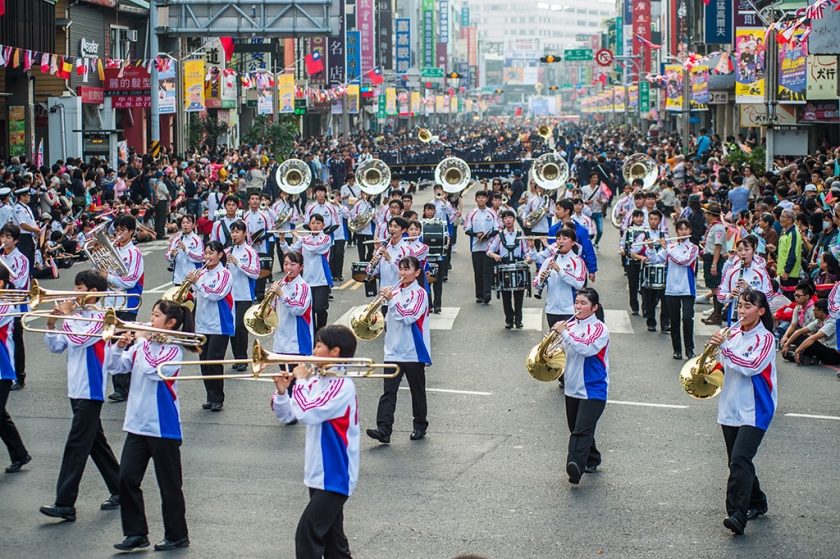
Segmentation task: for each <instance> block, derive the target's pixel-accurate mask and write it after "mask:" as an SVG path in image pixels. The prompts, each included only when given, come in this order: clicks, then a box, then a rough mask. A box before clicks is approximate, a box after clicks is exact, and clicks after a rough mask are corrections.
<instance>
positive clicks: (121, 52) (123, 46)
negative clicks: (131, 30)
mask: <svg viewBox="0 0 840 559" xmlns="http://www.w3.org/2000/svg"><path fill="white" fill-rule="evenodd" d="M130 52H131V41H129V40H128V27H122V26H119V25H112V26H111V58H117V59H122V60H125V59H127V58H130V57H131V56H130Z"/></svg>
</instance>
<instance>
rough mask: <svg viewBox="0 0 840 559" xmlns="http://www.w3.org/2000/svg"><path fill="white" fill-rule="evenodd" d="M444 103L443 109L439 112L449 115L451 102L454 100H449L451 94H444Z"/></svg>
mask: <svg viewBox="0 0 840 559" xmlns="http://www.w3.org/2000/svg"><path fill="white" fill-rule="evenodd" d="M442 103H443V104H442V105H441V110H440V111H438V112H439V113H441V114H445V115H448V114H449V107H450V106H451V103H452V102H451V101H450V100H449V95H444V96H443V101H442Z"/></svg>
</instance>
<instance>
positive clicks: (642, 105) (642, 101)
mask: <svg viewBox="0 0 840 559" xmlns="http://www.w3.org/2000/svg"><path fill="white" fill-rule="evenodd" d="M639 111H640V112H641V113H642V114H645V113H649V112H650V83H648V82H646V81H644V80H642V81H640V82H639Z"/></svg>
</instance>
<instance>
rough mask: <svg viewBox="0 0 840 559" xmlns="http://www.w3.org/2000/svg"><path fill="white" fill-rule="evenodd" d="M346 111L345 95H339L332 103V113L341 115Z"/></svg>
mask: <svg viewBox="0 0 840 559" xmlns="http://www.w3.org/2000/svg"><path fill="white" fill-rule="evenodd" d="M343 111H344V97H337V98H335V99H333V100H332V103H331V105H330V114H331V115H340V114H341V113H342V112H343Z"/></svg>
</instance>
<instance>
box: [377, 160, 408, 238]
mask: <svg viewBox="0 0 840 559" xmlns="http://www.w3.org/2000/svg"><path fill="white" fill-rule="evenodd" d="M393 181H394V175H393V174H392V175H391V184H393ZM394 201H398V202H399V203H400V211H399V212H398V213H394V210H393V209H392V208H391V202H394ZM403 208H404V204H403V201H402V190H400V189H399V188H393V187H392V188H391V191H390V192H389V193H388V200H387V202H385V203H384V204H383V205H382V209H381V210H379V213H378V214H377V215H376V224H375V228H376V230H377V233H374V235H375V238H380V237H379V235H378V232H379V230H380V229H386V230H387V228H388V220H390V219H391V218H392V217H394V216H395V215H402V212H403ZM383 236H385V235H383Z"/></svg>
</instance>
